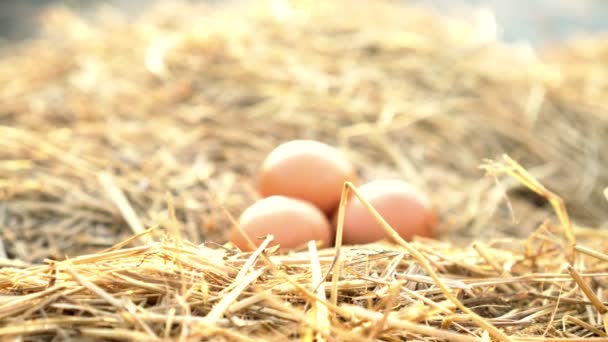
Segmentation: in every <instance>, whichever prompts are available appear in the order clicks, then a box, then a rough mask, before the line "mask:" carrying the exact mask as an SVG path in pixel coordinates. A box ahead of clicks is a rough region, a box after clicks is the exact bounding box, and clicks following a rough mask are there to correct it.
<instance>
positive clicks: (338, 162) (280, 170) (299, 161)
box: [258, 140, 356, 214]
mask: <svg viewBox="0 0 608 342" xmlns="http://www.w3.org/2000/svg"><path fill="white" fill-rule="evenodd" d="M355 178H356V176H355V170H354V168H353V166H352V165H351V163H350V162H349V161H348V160H347V159H346V157H345V156H344V155H343V154H342V153H340V151H338V150H337V149H335V148H333V147H331V146H329V145H327V144H324V143H321V142H318V141H314V140H293V141H289V142H286V143H284V144H281V145H279V146H278V147H277V148H275V149H274V150H273V151H272V152H270V154H269V155H268V157H266V160H265V161H264V163H263V164H262V169H261V171H260V175H259V178H258V191H259V193H260V194H261V195H262V196H263V197H267V196H272V195H281V196H288V197H293V198H299V199H301V200H305V201H308V202H310V203H312V204H314V205H316V206H317V207H319V208H320V209H321V210H322V211H323V212H325V213H326V214H329V213H331V212H332V211H333V210H334V209H335V208H336V207H337V206H338V203H339V202H340V195H341V193H342V186H343V185H344V182H345V181H349V180H350V181H353V180H354V179H355Z"/></svg>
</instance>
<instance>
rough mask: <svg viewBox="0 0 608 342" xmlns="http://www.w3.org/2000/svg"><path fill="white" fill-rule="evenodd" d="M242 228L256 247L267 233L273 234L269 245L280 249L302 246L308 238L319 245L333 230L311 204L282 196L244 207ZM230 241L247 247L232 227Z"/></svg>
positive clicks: (330, 235)
mask: <svg viewBox="0 0 608 342" xmlns="http://www.w3.org/2000/svg"><path fill="white" fill-rule="evenodd" d="M239 225H240V227H241V229H242V230H243V231H244V232H245V233H246V234H247V235H248V236H249V238H251V240H253V242H254V243H255V244H256V246H259V245H260V244H261V243H262V241H264V239H265V238H266V235H267V234H272V235H273V236H274V241H273V242H272V243H271V244H270V246H274V245H280V246H281V250H283V251H285V250H289V249H293V248H297V247H303V246H305V245H306V243H307V242H308V241H310V240H316V241H319V242H321V245H322V247H325V246H329V245H330V244H331V241H332V229H331V225H330V223H329V222H328V220H327V217H326V216H325V215H324V214H323V213H322V212H321V211H320V210H319V209H318V208H317V207H315V206H314V205H312V204H310V203H308V202H305V201H302V200H298V199H294V198H289V197H284V196H270V197H267V198H263V199H261V200H258V201H257V202H255V203H254V204H253V205H251V206H250V207H249V208H247V209H246V210H245V211H244V212H243V214H241V217H240V219H239ZM230 241H232V243H234V244H235V245H236V246H237V247H238V248H240V249H241V250H244V251H247V250H250V248H249V246H248V245H247V242H246V241H245V238H244V237H243V236H242V235H241V233H240V232H239V231H238V230H237V229H234V230H233V231H232V232H231V235H230Z"/></svg>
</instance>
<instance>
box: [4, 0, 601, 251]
mask: <svg viewBox="0 0 608 342" xmlns="http://www.w3.org/2000/svg"><path fill="white" fill-rule="evenodd" d="M277 3H280V2H277ZM344 7H345V6H344V4H341V3H339V2H338V3H335V2H331V3H328V4H324V5H319V6H316V7H311V6H307V5H302V6H296V7H293V8H288V7H285V8H282V7H281V6H278V5H276V6H275V7H273V8H272V9H271V7H269V6H261V7H259V8H258V9H257V10H254V11H250V10H246V9H243V7H236V6H235V7H233V8H232V9H230V10H225V9H215V8H214V7H212V6H210V5H204V4H199V5H184V4H181V5H180V4H165V5H164V6H159V7H157V8H156V9H152V10H149V11H147V12H146V13H144V14H143V15H142V16H141V17H138V18H137V19H133V20H132V19H129V18H128V17H126V16H122V15H121V14H120V13H119V12H113V11H111V10H110V9H106V10H102V11H100V13H99V14H98V18H97V19H95V20H94V21H87V20H84V19H82V18H80V17H78V16H76V15H74V14H72V13H70V12H68V11H67V10H62V9H56V10H54V11H51V12H49V13H47V15H46V16H45V17H44V24H45V26H44V32H43V34H42V37H41V38H38V39H36V40H33V41H28V42H26V43H23V44H21V45H20V46H19V47H18V48H12V49H10V50H8V49H7V50H5V53H4V57H3V59H2V60H1V61H0V84H3V86H2V88H0V106H1V107H0V123H1V124H2V126H1V127H0V133H1V135H0V137H1V138H0V145H1V146H0V147H1V152H0V153H2V156H1V158H2V163H1V164H0V172H1V173H2V184H1V187H0V189H1V191H2V192H1V193H0V194H1V196H2V205H1V207H0V215H1V216H0V223H1V224H2V226H3V229H2V235H1V239H2V241H3V242H4V246H5V254H6V256H7V257H9V258H17V259H20V260H24V261H40V260H42V259H43V258H46V257H53V258H60V259H61V258H63V257H64V256H65V255H72V256H74V255H77V254H80V253H86V252H91V251H94V250H98V249H99V248H103V247H107V246H109V245H111V244H113V243H115V242H116V241H119V240H121V239H123V238H126V237H127V236H128V235H129V234H132V233H133V231H135V232H138V231H140V230H141V227H147V226H150V225H153V224H156V223H162V222H163V221H164V220H166V219H167V208H168V201H172V205H173V206H175V209H176V213H177V215H178V218H179V222H180V223H181V227H180V229H181V230H182V231H183V233H184V237H186V238H187V239H189V240H191V241H194V242H202V241H204V240H206V239H208V240H210V241H214V242H218V243H221V242H223V237H224V232H225V231H226V229H227V228H228V226H229V220H228V218H227V215H226V214H225V212H224V211H223V210H221V208H222V207H223V208H226V209H228V211H229V212H230V213H231V214H233V215H238V213H239V212H240V210H242V208H243V207H244V206H246V205H247V204H249V203H250V202H251V201H252V200H253V199H254V196H255V195H254V192H253V189H252V185H253V181H254V175H255V172H256V169H257V166H258V165H259V162H260V161H261V160H262V158H263V156H264V155H265V153H267V152H268V151H269V150H270V149H271V148H272V147H273V146H275V145H276V144H277V143H279V142H281V141H285V140H288V139H293V138H315V139H320V140H323V141H326V142H328V143H333V144H339V145H340V146H341V147H342V148H344V149H345V150H346V151H347V153H349V155H350V156H351V157H352V158H353V160H354V161H355V162H356V164H357V166H358V167H359V168H360V169H361V172H362V176H363V178H364V179H366V178H371V177H378V176H395V177H402V178H404V179H407V180H408V181H411V182H413V183H415V184H417V185H419V186H421V187H423V188H425V189H426V190H427V191H428V192H429V193H430V195H431V196H432V197H433V199H434V200H435V203H436V205H437V207H438V209H439V210H440V212H441V217H442V225H441V226H442V231H443V234H444V235H443V237H444V238H445V239H446V240H450V241H459V240H461V239H463V238H464V239H465V240H466V239H470V238H487V237H498V236H501V235H508V236H525V235H526V234H527V233H529V232H530V230H531V229H533V228H535V227H536V226H537V225H538V224H539V223H540V222H541V221H542V220H543V219H544V218H545V217H546V216H547V209H548V208H547V207H546V205H544V204H543V203H544V202H543V201H539V200H538V199H537V198H535V196H533V195H531V194H530V193H529V192H528V191H526V190H525V189H523V188H521V187H520V186H519V185H517V184H516V183H515V182H513V183H512V182H510V181H508V180H507V181H504V182H501V183H500V185H499V186H497V184H496V182H495V180H494V179H491V178H484V177H483V173H482V172H481V171H480V170H479V169H478V166H479V164H480V163H481V162H482V161H483V159H484V158H496V157H498V156H499V155H500V154H502V153H508V154H509V155H511V156H512V157H514V158H515V159H516V160H519V161H520V162H521V163H522V164H523V165H525V166H526V167H527V168H528V169H529V170H530V171H531V172H532V173H533V174H534V175H536V176H537V177H539V179H540V180H541V181H542V182H543V183H544V184H546V185H547V186H548V187H549V188H551V189H553V190H554V191H556V192H557V193H559V194H561V195H562V196H564V199H565V201H566V203H567V205H568V207H569V209H570V213H571V215H572V216H573V218H574V219H575V220H576V222H577V223H579V224H581V225H587V226H594V227H600V226H602V225H605V224H606V216H605V212H606V207H607V205H606V201H605V200H604V198H603V196H602V191H603V187H605V186H606V185H607V184H608V181H607V178H608V175H606V173H605V172H603V171H602V165H605V161H606V159H607V158H608V153H606V151H605V145H604V141H605V137H606V136H607V135H606V134H607V133H608V132H607V130H608V121H607V120H608V116H606V113H605V111H604V109H603V108H604V107H605V106H602V101H603V98H604V96H605V95H606V79H607V78H606V77H603V74H604V73H605V71H604V67H603V65H602V64H601V63H602V59H601V58H602V56H604V55H605V53H604V54H602V51H603V50H605V45H606V44H605V43H604V42H603V41H598V40H594V41H593V42H591V43H589V42H587V43H585V42H580V43H577V44H578V45H576V46H574V45H573V46H572V47H563V48H559V49H556V50H554V51H551V53H550V54H547V56H542V58H541V57H539V56H537V55H536V54H535V53H534V52H533V51H532V50H530V49H529V48H526V47H522V46H509V45H505V44H503V43H501V42H499V41H495V40H493V37H492V36H488V34H487V32H491V28H486V27H475V26H472V25H467V24H464V23H462V22H453V21H451V20H449V19H446V18H443V19H442V18H439V17H437V16H435V15H433V14H430V13H428V12H426V11H424V10H420V9H415V8H407V7H400V6H397V5H396V4H392V3H385V2H381V3H379V4H374V5H363V4H358V5H349V6H347V7H348V8H344ZM341 11H348V13H349V18H348V20H346V18H345V17H344V16H343V15H339V14H340V12H341ZM317 23H319V24H317ZM320 23H322V25H321V24H320ZM488 29H489V30H490V31H488ZM583 45H584V46H583ZM505 191H506V192H507V193H508V199H509V200H510V203H511V205H512V207H513V212H511V210H510V207H509V205H507V202H506V201H505V196H504V192H505ZM168 194H171V199H170V198H169V197H168ZM122 197H124V200H122V201H121V200H120V198H122ZM125 207H127V212H125V211H124V210H125ZM129 208H132V210H128V209H129ZM121 209H122V210H121ZM126 222H130V225H128V224H127V223H126Z"/></svg>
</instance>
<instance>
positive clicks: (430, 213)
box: [333, 180, 437, 244]
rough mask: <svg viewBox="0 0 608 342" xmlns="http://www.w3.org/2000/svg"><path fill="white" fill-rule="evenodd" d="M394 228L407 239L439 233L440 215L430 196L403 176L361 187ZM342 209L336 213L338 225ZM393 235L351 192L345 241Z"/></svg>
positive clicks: (382, 237) (365, 241) (355, 242)
mask: <svg viewBox="0 0 608 342" xmlns="http://www.w3.org/2000/svg"><path fill="white" fill-rule="evenodd" d="M358 190H359V193H360V194H361V196H362V197H363V198H364V199H365V200H367V201H368V202H369V203H370V204H371V205H372V206H373V207H374V208H375V209H376V210H377V211H378V212H379V213H380V215H382V217H383V218H384V219H385V220H386V221H387V222H388V223H389V224H390V225H391V227H392V228H393V229H395V231H396V232H397V233H398V234H399V235H400V236H401V237H402V238H404V239H405V240H408V241H409V240H411V239H412V238H413V237H414V236H421V237H435V236H436V226H437V215H436V213H435V210H434V209H433V207H432V204H431V202H430V200H429V198H428V197H427V196H426V195H425V194H424V193H422V192H421V191H419V190H417V189H416V188H414V187H413V186H412V185H410V184H409V183H407V182H405V181H402V180H377V181H373V182H369V183H366V184H364V185H362V186H360V187H359V188H358ZM337 217H338V211H336V213H335V215H334V217H333V224H334V227H336V223H337ZM382 239H389V236H388V235H387V234H386V232H385V231H384V229H383V228H382V227H381V225H380V224H379V223H378V222H377V221H376V219H375V218H374V217H373V216H372V214H371V213H370V212H369V211H368V210H367V209H366V208H365V207H364V206H363V204H362V203H361V201H359V199H358V198H357V197H356V196H351V197H350V198H349V201H348V203H347V205H346V208H345V214H344V231H343V236H342V241H343V243H345V244H365V243H371V242H374V241H378V240H382Z"/></svg>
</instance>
